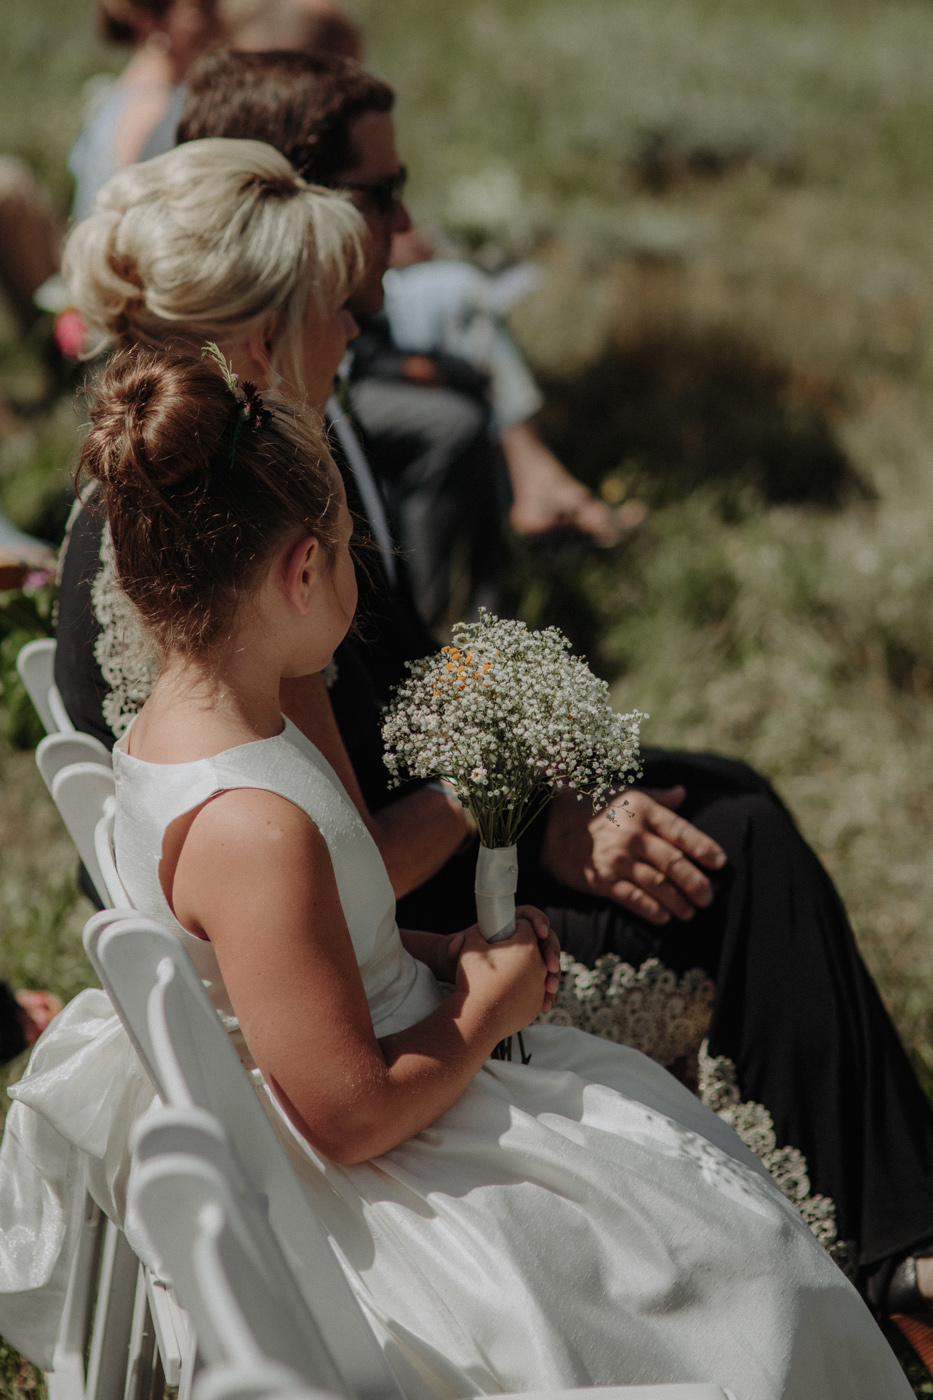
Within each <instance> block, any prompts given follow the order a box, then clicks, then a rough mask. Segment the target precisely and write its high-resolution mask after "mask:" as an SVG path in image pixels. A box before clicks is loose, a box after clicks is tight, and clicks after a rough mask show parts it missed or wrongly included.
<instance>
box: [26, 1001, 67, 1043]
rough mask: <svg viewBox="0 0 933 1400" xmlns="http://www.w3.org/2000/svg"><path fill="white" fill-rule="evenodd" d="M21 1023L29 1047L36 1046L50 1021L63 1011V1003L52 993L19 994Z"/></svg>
mask: <svg viewBox="0 0 933 1400" xmlns="http://www.w3.org/2000/svg"><path fill="white" fill-rule="evenodd" d="M16 1001H17V1004H18V1005H19V1023H20V1025H21V1026H22V1029H23V1035H24V1036H25V1038H26V1044H27V1045H35V1043H36V1041H37V1040H38V1039H39V1036H40V1035H41V1034H42V1032H43V1031H44V1030H45V1028H46V1026H47V1025H48V1024H49V1022H50V1021H52V1020H54V1018H55V1017H56V1016H57V1015H58V1013H59V1011H61V1009H62V1003H61V1002H60V1001H59V999H58V997H57V996H53V994H52V993H51V992H23V991H20V992H17V993H16Z"/></svg>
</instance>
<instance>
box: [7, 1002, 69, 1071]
mask: <svg viewBox="0 0 933 1400" xmlns="http://www.w3.org/2000/svg"><path fill="white" fill-rule="evenodd" d="M61 1009H62V1003H61V1002H60V1001H59V999H58V997H56V996H53V995H52V993H51V992H31V991H14V990H13V988H12V987H11V986H9V984H8V983H6V982H0V1065H5V1064H7V1063H9V1061H10V1060H13V1059H15V1058H16V1056H17V1055H21V1054H22V1053H23V1051H24V1050H28V1049H29V1048H30V1046H32V1045H35V1043H36V1041H37V1040H38V1039H39V1036H40V1035H41V1034H42V1032H43V1031H44V1030H45V1028H46V1026H47V1025H49V1023H50V1022H51V1021H52V1020H53V1019H54V1018H55V1017H56V1016H57V1015H58V1013H59V1011H61Z"/></svg>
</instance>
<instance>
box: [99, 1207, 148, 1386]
mask: <svg viewBox="0 0 933 1400" xmlns="http://www.w3.org/2000/svg"><path fill="white" fill-rule="evenodd" d="M138 1271H139V1260H138V1259H137V1258H136V1255H135V1254H134V1253H133V1251H132V1249H131V1248H130V1246H129V1244H128V1243H127V1239H126V1236H125V1235H124V1233H123V1231H122V1230H120V1229H118V1228H117V1226H116V1225H114V1223H113V1221H112V1220H108V1221H107V1224H106V1227H105V1229H104V1247H103V1252H102V1255H101V1264H100V1279H99V1282H98V1285H97V1307H96V1308H95V1310H94V1327H93V1332H92V1334H91V1354H90V1357H89V1358H88V1367H87V1391H86V1400H124V1392H125V1390H126V1370H127V1361H128V1358H129V1350H130V1334H131V1332H132V1328H133V1313H134V1306H135V1299H136V1278H137V1273H138Z"/></svg>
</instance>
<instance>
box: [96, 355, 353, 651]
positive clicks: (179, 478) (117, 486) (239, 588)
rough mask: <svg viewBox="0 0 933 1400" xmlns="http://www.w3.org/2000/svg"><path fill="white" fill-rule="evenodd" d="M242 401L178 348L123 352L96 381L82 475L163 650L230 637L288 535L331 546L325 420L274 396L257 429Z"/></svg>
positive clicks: (333, 478) (124, 582) (334, 496)
mask: <svg viewBox="0 0 933 1400" xmlns="http://www.w3.org/2000/svg"><path fill="white" fill-rule="evenodd" d="M241 402H242V401H241V399H240V398H239V397H235V396H234V394H233V393H232V392H231V390H230V389H229V388H228V387H227V385H226V384H225V383H224V381H223V379H222V377H221V375H220V373H219V371H218V370H217V368H216V367H215V366H214V365H213V364H211V363H210V362H202V361H200V360H193V359H191V358H190V357H186V356H184V355H181V354H178V353H174V352H159V353H157V352H154V351H151V350H144V349H136V350H129V351H124V352H122V353H120V354H118V355H116V356H115V357H114V359H113V360H112V361H111V362H110V364H109V365H108V366H107V368H106V370H105V371H104V373H103V375H102V377H101V380H100V382H99V385H98V389H97V393H96V396H95V399H94V403H93V407H92V409H91V427H90V432H89V433H88V436H87V439H86V441H85V443H84V447H83V449H82V451H81V456H80V459H79V462H78V468H77V473H76V477H77V484H78V485H79V486H80V485H81V483H82V482H84V481H87V480H89V479H94V480H96V481H97V482H98V483H99V486H100V492H101V496H102V500H103V504H104V507H105V509H106V513H107V517H108V520H109V523H110V531H111V535H112V537H113V549H114V557H115V561H116V568H117V574H118V576H119V579H120V585H121V587H122V588H123V590H124V592H125V593H126V595H127V597H128V598H129V599H130V601H131V602H132V603H134V604H135V606H136V607H137V608H138V609H139V612H140V614H141V615H142V618H143V621H144V622H145V624H146V625H147V627H148V628H149V630H150V631H151V633H152V635H153V638H154V640H155V642H156V644H157V646H158V647H159V649H160V650H161V651H162V652H163V654H165V653H167V652H170V651H180V652H182V653H185V654H187V655H196V654H203V653H204V652H206V651H208V650H210V648H211V647H213V646H215V645H216V644H217V643H218V642H220V641H222V640H224V639H225V637H226V636H228V635H229V633H230V629H231V626H232V623H233V620H234V615H235V613H236V610H237V608H238V606H239V605H240V603H241V602H242V601H243V600H244V599H246V598H248V597H249V596H250V595H251V594H252V593H253V592H254V591H255V589H256V588H257V587H258V586H259V584H260V582H261V581H262V577H263V574H264V572H265V569H266V567H267V566H268V563H269V561H270V559H271V557H272V555H273V554H274V552H275V550H276V549H277V548H278V547H279V546H280V545H281V544H282V543H283V542H284V541H285V540H286V539H287V538H288V537H289V535H290V534H292V533H294V532H298V531H304V532H306V533H307V534H309V535H314V536H315V537H316V538H317V539H318V540H320V542H321V544H322V545H323V547H324V549H325V551H326V552H327V553H328V554H329V553H330V552H331V551H332V550H333V548H334V546H335V542H336V525H337V515H338V511H339V499H340V491H339V487H338V484H337V483H338V481H339V477H338V475H337V471H336V468H335V467H334V464H333V460H332V458H331V455H330V452H329V450H328V447H327V441H326V438H325V436H324V429H323V426H322V425H321V424H320V423H319V422H318V420H317V418H316V417H314V416H312V415H311V414H309V413H308V412H306V411H304V410H302V409H300V408H298V407H296V406H295V405H290V404H285V403H279V402H276V403H275V404H267V407H272V409H273V413H272V417H271V419H269V420H268V421H266V422H264V423H263V425H262V426H261V427H254V426H253V425H252V423H251V422H243V418H242V408H241ZM238 421H239V422H240V424H241V426H240V427H239V429H238V426H237V425H238Z"/></svg>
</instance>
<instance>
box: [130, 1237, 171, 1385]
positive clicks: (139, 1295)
mask: <svg viewBox="0 0 933 1400" xmlns="http://www.w3.org/2000/svg"><path fill="white" fill-rule="evenodd" d="M164 1391H165V1374H164V1372H163V1370H162V1364H161V1358H160V1356H159V1349H158V1347H157V1346H156V1329H155V1326H154V1323H153V1317H152V1312H151V1311H150V1307H149V1290H148V1288H147V1286H146V1268H145V1265H144V1264H140V1265H139V1269H138V1271H137V1275H136V1297H135V1300H134V1303H133V1325H132V1327H131V1329H130V1345H129V1354H128V1357H127V1365H126V1387H125V1389H124V1392H123V1400H162V1396H163V1394H164Z"/></svg>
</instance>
